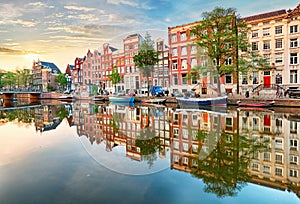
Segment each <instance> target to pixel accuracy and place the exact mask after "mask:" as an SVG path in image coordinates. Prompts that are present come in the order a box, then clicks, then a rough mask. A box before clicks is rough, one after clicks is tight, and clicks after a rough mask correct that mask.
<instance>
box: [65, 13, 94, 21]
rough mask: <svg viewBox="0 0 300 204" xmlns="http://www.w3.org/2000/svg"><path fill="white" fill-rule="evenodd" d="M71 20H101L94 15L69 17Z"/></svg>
mask: <svg viewBox="0 0 300 204" xmlns="http://www.w3.org/2000/svg"><path fill="white" fill-rule="evenodd" d="M67 18H69V19H79V20H87V21H98V20H99V18H98V17H96V16H95V15H93V14H79V15H68V16H67Z"/></svg>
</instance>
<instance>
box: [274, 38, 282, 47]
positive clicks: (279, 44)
mask: <svg viewBox="0 0 300 204" xmlns="http://www.w3.org/2000/svg"><path fill="white" fill-rule="evenodd" d="M280 48H282V39H276V40H275V49H280Z"/></svg>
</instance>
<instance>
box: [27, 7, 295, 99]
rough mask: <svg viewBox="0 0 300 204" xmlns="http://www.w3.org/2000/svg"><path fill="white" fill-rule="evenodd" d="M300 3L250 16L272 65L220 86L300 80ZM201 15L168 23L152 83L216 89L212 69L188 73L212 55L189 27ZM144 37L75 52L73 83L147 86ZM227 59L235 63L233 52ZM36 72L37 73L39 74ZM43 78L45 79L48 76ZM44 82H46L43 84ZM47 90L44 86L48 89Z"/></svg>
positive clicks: (258, 47)
mask: <svg viewBox="0 0 300 204" xmlns="http://www.w3.org/2000/svg"><path fill="white" fill-rule="evenodd" d="M299 14H300V4H299V5H298V6H297V7H296V8H294V9H288V10H286V9H282V10H276V11H271V12H268V13H263V14H258V15H253V16H249V17H245V18H244V20H245V21H246V23H247V25H248V27H249V28H250V31H249V35H248V39H249V42H250V44H251V47H252V50H253V51H256V52H257V53H258V54H260V55H261V56H263V57H264V58H265V59H267V60H268V62H269V63H270V67H271V69H270V70H264V71H258V70H256V71H249V72H248V73H240V75H239V80H238V81H239V86H237V77H236V74H228V75H225V76H223V77H221V92H223V93H224V92H227V93H236V91H237V89H238V88H237V87H239V90H240V93H244V92H246V91H249V90H253V89H254V88H255V87H257V86H259V85H264V86H262V87H264V88H265V90H264V91H266V92H268V91H272V88H273V87H275V86H272V85H273V84H278V85H280V87H284V88H287V87H298V86H299V85H298V84H299V81H300V78H299V77H300V74H299V70H300V66H299V47H300V46H299V45H300V43H299V37H300V29H299V26H300V16H299ZM200 22H201V21H196V22H192V23H188V24H184V25H178V26H174V27H169V28H168V39H167V42H166V41H165V40H164V39H162V38H158V39H156V40H155V49H156V50H157V51H159V52H160V55H159V59H160V61H159V63H158V64H157V65H156V66H155V67H154V73H153V76H152V77H151V83H152V84H153V85H161V86H162V87H163V88H164V89H165V90H167V89H168V90H169V91H170V93H172V92H175V91H177V92H182V93H184V92H186V91H190V90H191V89H193V88H194V87H195V86H196V85H198V86H199V87H200V90H201V93H202V94H212V95H214V94H216V87H217V86H216V81H217V79H216V78H215V77H214V76H212V75H210V74H209V73H208V75H207V76H202V77H201V78H200V80H192V79H188V77H187V74H188V73H189V72H190V70H191V69H192V68H193V67H194V66H195V65H202V66H205V65H206V64H207V59H206V58H205V57H204V58H200V59H199V57H197V56H198V55H197V47H196V45H195V39H196V36H194V35H190V30H191V29H192V28H193V27H194V26H195V25H196V24H198V23H200ZM143 40H144V37H143V36H142V35H141V34H139V33H135V34H132V35H129V36H127V37H125V38H123V48H122V49H117V48H115V47H113V46H112V45H110V44H109V43H104V44H103V45H102V48H101V50H94V51H90V50H88V52H87V53H86V55H85V56H84V57H82V58H80V57H76V59H75V61H74V64H73V65H68V67H67V69H66V73H67V74H68V75H69V82H70V84H69V88H70V89H71V90H74V91H75V92H77V93H84V92H89V91H90V90H91V86H92V85H94V86H97V87H98V88H99V90H104V89H105V90H107V91H109V92H114V91H120V90H124V91H129V90H132V89H133V90H140V89H146V88H147V82H146V79H145V78H144V77H143V76H142V74H141V72H140V71H139V69H138V68H137V67H136V66H135V64H134V62H133V57H134V55H136V54H137V53H138V50H139V47H140V45H141V43H142V42H143ZM226 63H228V64H231V63H234V59H233V58H231V56H229V57H228V59H226ZM113 66H116V67H117V69H118V72H119V74H120V75H121V76H122V81H121V82H120V83H119V84H117V90H114V87H113V86H112V84H111V81H110V80H109V78H108V77H107V76H108V75H109V74H110V73H111V72H112V67H113ZM40 67H41V66H40V62H39V61H38V62H34V66H33V72H34V73H35V72H38V73H39V71H37V70H39V69H40ZM39 77H40V76H37V77H36V78H39ZM43 83H44V82H43ZM39 85H42V84H39ZM43 86H44V87H45V84H43ZM44 91H45V89H44Z"/></svg>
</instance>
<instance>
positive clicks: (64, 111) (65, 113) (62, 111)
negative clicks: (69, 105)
mask: <svg viewBox="0 0 300 204" xmlns="http://www.w3.org/2000/svg"><path fill="white" fill-rule="evenodd" d="M55 114H56V116H57V117H58V118H59V121H63V119H64V118H67V117H68V115H69V111H68V110H67V109H65V108H60V109H58V110H57V111H55Z"/></svg>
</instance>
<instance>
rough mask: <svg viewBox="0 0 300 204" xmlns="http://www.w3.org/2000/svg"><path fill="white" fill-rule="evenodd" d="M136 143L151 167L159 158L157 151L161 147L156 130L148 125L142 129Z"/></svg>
mask: <svg viewBox="0 0 300 204" xmlns="http://www.w3.org/2000/svg"><path fill="white" fill-rule="evenodd" d="M135 144H136V146H137V147H139V148H140V153H141V155H142V159H143V160H146V161H147V163H148V164H149V168H151V167H152V166H153V163H154V161H155V160H156V159H157V155H156V152H157V151H158V149H159V144H160V143H159V137H156V135H155V131H153V130H152V129H151V128H149V127H147V128H145V129H142V130H141V132H140V136H139V137H138V139H137V140H136V142H135Z"/></svg>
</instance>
